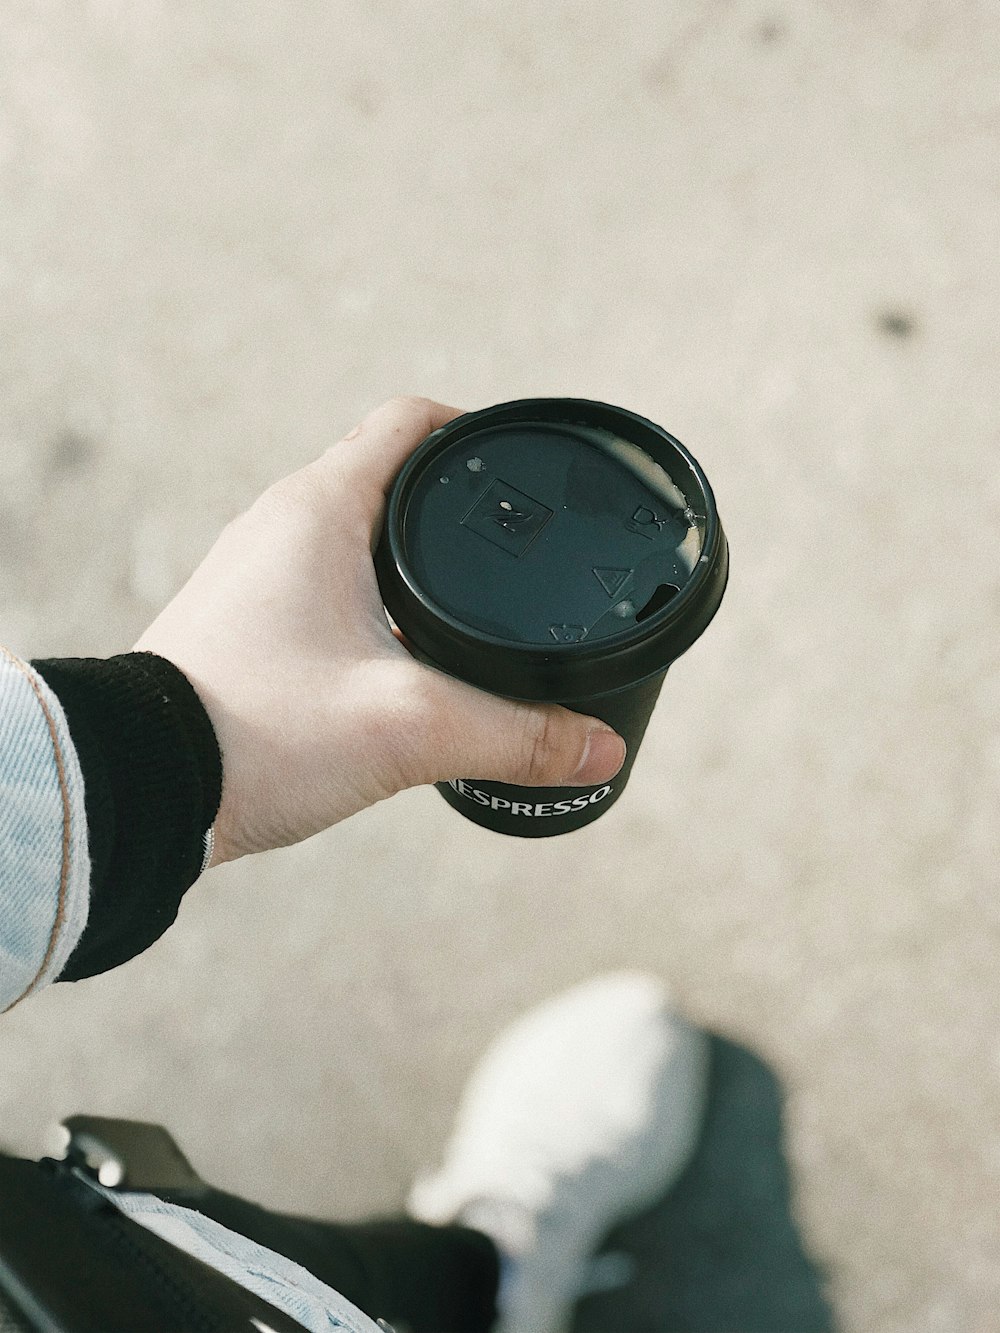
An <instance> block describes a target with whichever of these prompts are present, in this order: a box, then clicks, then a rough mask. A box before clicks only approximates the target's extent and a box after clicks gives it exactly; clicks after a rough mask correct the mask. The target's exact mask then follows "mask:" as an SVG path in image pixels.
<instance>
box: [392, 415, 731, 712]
mask: <svg viewBox="0 0 1000 1333" xmlns="http://www.w3.org/2000/svg"><path fill="white" fill-rule="evenodd" d="M728 566H729V561H728V550H727V546H726V539H725V535H724V534H723V531H722V525H721V524H720V522H719V517H718V514H717V512H716V508H715V501H714V498H713V496H712V491H711V487H710V486H709V484H708V481H707V479H706V477H705V474H704V473H703V472H702V470H701V468H700V467H699V466H698V464H697V463H696V462H695V460H694V459H693V458H692V457H691V455H690V454H689V453H688V451H687V450H686V449H685V448H684V446H683V445H682V444H680V443H679V442H678V441H677V440H675V439H674V438H673V436H672V435H668V434H667V432H666V431H665V430H662V429H661V428H660V427H659V426H656V425H654V424H653V423H652V422H651V421H647V420H646V419H645V418H644V417H640V416H637V415H636V414H635V413H633V412H628V411H625V410H624V409H623V408H620V407H612V406H610V405H609V404H607V403H599V402H590V401H588V400H586V399H578V398H526V399H522V400H520V401H518V402H513V403H501V404H500V405H498V406H496V407H488V408H485V409H484V410H483V411H480V412H470V413H468V414H466V415H465V416H462V417H457V418H456V419H455V420H454V421H451V422H449V423H448V425H446V426H444V427H442V428H441V429H440V430H438V431H435V432H434V434H433V435H430V436H428V438H427V439H426V440H425V441H424V442H423V444H421V445H420V446H419V448H418V449H417V450H416V452H415V453H414V454H413V455H412V456H411V457H410V458H409V459H408V460H407V462H406V463H405V465H404V466H403V468H402V470H401V472H400V474H399V476H398V477H397V479H396V483H395V486H394V488H393V491H392V494H391V496H390V500H389V505H388V509H387V512H386V521H385V526H384V529H383V532H382V538H381V541H380V543H379V546H378V549H377V551H376V554H375V567H376V572H377V574H378V580H379V585H380V587H381V591H382V598H383V601H384V602H385V607H386V610H387V611H388V613H389V615H390V616H391V617H392V619H393V621H394V622H395V623H396V624H397V625H398V626H399V628H400V629H401V630H402V631H403V633H404V634H405V635H406V636H407V638H408V639H409V640H410V641H411V642H412V644H413V646H414V648H415V649H416V650H417V652H418V653H420V654H421V655H422V656H425V657H427V658H428V659H430V660H431V661H432V662H435V663H436V664H437V665H439V666H440V667H441V668H442V670H444V671H447V672H449V674H451V675H454V676H458V677H459V678H461V679H462V680H466V681H468V682H469V683H470V684H473V685H477V686H479V687H481V688H483V689H488V690H492V691H494V692H495V693H498V694H505V695H508V696H510V697H512V698H519V699H533V700H538V701H553V702H558V701H560V700H570V699H583V698H587V697H589V696H596V695H600V694H606V693H609V692H611V691H613V690H618V689H622V688H624V687H626V686H628V685H631V684H635V683H637V682H639V681H640V680H644V679H646V678H647V677H648V676H651V675H654V674H657V673H658V672H661V671H664V670H666V668H667V667H668V666H669V665H670V663H671V662H673V661H674V660H675V659H676V658H678V657H679V656H680V655H681V653H683V652H685V651H686V649H688V648H689V647H690V646H691V644H692V643H694V641H695V640H696V639H697V638H698V636H699V635H700V634H701V633H702V631H703V630H704V629H705V628H706V626H707V625H708V623H709V621H710V620H711V619H712V617H713V616H714V615H715V612H716V611H717V610H718V607H719V603H720V602H721V601H722V594H723V592H724V590H725V586H726V578H727V574H728Z"/></svg>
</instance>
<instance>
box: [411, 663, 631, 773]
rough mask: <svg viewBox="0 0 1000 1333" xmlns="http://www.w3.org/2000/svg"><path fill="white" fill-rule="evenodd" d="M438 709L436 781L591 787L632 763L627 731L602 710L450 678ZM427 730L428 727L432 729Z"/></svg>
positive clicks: (434, 729) (435, 735)
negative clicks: (532, 699) (525, 699)
mask: <svg viewBox="0 0 1000 1333" xmlns="http://www.w3.org/2000/svg"><path fill="white" fill-rule="evenodd" d="M446 688H447V698H446V699H442V700H441V701H440V702H441V704H442V705H443V706H442V707H441V708H440V711H438V710H437V709H436V710H435V712H436V713H437V716H438V718H439V719H440V724H439V725H437V726H435V727H433V729H432V730H431V735H433V736H434V737H435V741H436V743H435V745H434V757H433V763H434V768H435V769H436V770H437V771H436V773H435V775H434V776H433V777H432V778H431V779H430V780H431V781H433V782H443V781H448V780H449V779H451V778H455V777H474V778H480V779H482V780H484V781H493V782H508V783H513V784H515V785H518V786H527V787H561V786H570V787H589V786H593V785H595V784H597V783H601V782H607V781H609V780H610V779H611V778H613V777H614V775H615V774H616V773H617V772H618V770H619V769H620V768H621V766H622V764H623V763H624V762H625V753H626V747H625V742H624V741H623V740H622V738H621V736H619V735H618V733H617V732H616V731H614V730H612V728H611V727H609V726H608V725H607V723H605V722H602V721H600V720H599V719H598V718H595V717H587V716H585V715H583V714H581V713H575V712H573V711H572V710H571V709H569V708H562V707H560V706H559V705H558V704H529V703H521V702H519V701H517V700H513V699H504V698H501V697H500V696H499V695H495V694H488V693H486V692H485V691H483V690H478V689H476V688H474V687H473V686H471V685H465V684H464V683H463V682H459V681H455V680H449V681H448V682H447V687H446ZM425 734H426V733H425Z"/></svg>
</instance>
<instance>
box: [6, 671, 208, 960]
mask: <svg viewBox="0 0 1000 1333" xmlns="http://www.w3.org/2000/svg"><path fill="white" fill-rule="evenodd" d="M31 665H32V666H33V667H34V668H35V670H36V671H37V672H38V674H39V675H40V676H42V677H43V678H44V680H45V681H46V683H47V684H48V685H49V686H50V688H51V689H52V691H53V693H54V694H55V695H56V697H57V698H58V700H59V702H60V704H61V705H62V708H63V711H64V713H65V714H66V720H67V723H68V725H69V732H70V736H71V738H72V740H73V745H74V747H75V749H76V752H77V755H78V757H79V761H80V767H81V769H82V772H83V781H84V795H85V803H86V811H87V830H88V842H89V847H90V859H91V886H90V915H89V917H88V920H87V926H86V929H85V930H84V932H83V935H82V936H81V938H80V941H79V943H78V944H77V946H76V948H75V949H74V950H73V953H72V954H71V956H70V959H69V962H68V963H67V965H66V967H65V968H64V969H63V972H62V974H61V975H60V977H59V980H60V981H79V980H80V979H81V978H82V977H91V976H94V975H95V974H96V973H98V972H107V971H109V970H110V969H111V968H113V967H117V966H118V965H119V964H121V963H124V962H127V961H128V959H130V958H134V957H135V955H136V954H139V953H142V952H143V950H144V949H148V948H149V946H150V945H151V944H152V943H153V942H154V941H155V940H157V939H159V937H160V936H161V935H162V934H163V933H164V931H165V930H167V929H168V927H169V926H170V925H171V924H172V923H173V921H174V920H175V918H176V916H177V911H178V908H179V907H180V902H181V899H182V898H183V896H184V894H185V893H186V891H187V890H188V889H189V888H190V886H191V885H192V884H193V883H194V881H195V880H196V879H197V878H198V872H199V870H200V869H201V862H202V856H203V843H204V835H205V832H206V831H207V829H208V828H209V827H210V826H211V824H212V822H213V821H214V819H215V816H216V814H217V812H218V809H219V801H220V799H221V796H222V756H221V754H220V752H219V746H218V742H217V741H216V738H215V732H214V730H213V729H212V724H211V722H210V721H209V718H208V714H207V713H206V712H205V709H204V707H203V705H202V703H201V700H200V699H199V698H198V695H197V694H196V693H195V691H194V688H193V686H192V685H191V683H190V682H189V681H188V679H187V677H186V676H185V675H184V674H183V673H182V672H181V671H179V670H178V669H177V667H175V666H174V665H173V664H172V663H171V662H168V661H166V660H165V659H164V658H162V657H157V656H156V655H155V654H153V653H126V654H124V655H122V656H120V657H111V658H107V659H98V658H77V657H69V658H54V659H50V660H47V661H41V662H32V664H31Z"/></svg>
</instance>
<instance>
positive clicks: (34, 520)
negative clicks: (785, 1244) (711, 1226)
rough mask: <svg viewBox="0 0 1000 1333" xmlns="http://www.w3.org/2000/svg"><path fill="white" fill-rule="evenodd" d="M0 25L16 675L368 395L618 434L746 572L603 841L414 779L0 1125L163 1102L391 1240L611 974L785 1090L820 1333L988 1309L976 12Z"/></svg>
mask: <svg viewBox="0 0 1000 1333" xmlns="http://www.w3.org/2000/svg"><path fill="white" fill-rule="evenodd" d="M0 25H2V30H0V70H2V81H3V83H2V121H0V318H2V325H0V375H2V388H0V440H2V445H0V559H2V575H0V578H2V587H0V625H2V635H0V637H2V639H3V640H4V641H6V642H7V643H8V644H10V646H11V647H12V648H14V649H15V650H16V651H19V652H20V653H22V654H23V655H25V656H28V655H46V654H59V653H65V654H98V655H101V654H110V653H112V652H115V651H121V650H124V649H127V648H128V647H129V645H130V644H131V643H132V642H133V641H134V639H135V637H136V636H137V635H138V633H139V631H140V630H141V629H142V628H143V627H144V625H145V624H146V623H147V622H148V621H149V620H150V619H151V618H152V616H153V614H154V612H155V611H156V610H157V609H158V607H159V606H160V605H161V604H162V602H163V601H164V600H165V599H166V598H167V597H168V596H169V594H170V593H171V592H172V591H173V590H174V589H176V588H177V587H178V586H179V584H180V583H181V582H182V580H183V579H184V578H185V576H186V575H187V573H188V572H189V571H190V570H191V568H192V567H193V565H194V564H195V563H196V561H197V560H198V559H199V557H200V556H201V555H202V553H203V552H204V551H205V550H206V549H207V546H208V545H209V544H210V542H211V540H212V538H213V536H214V534H215V533H216V531H217V530H218V528H219V527H220V526H221V525H222V523H223V522H224V521H225V520H226V519H227V518H228V517H230V516H231V515H232V514H233V513H234V512H236V511H237V510H239V509H240V508H241V507H243V506H245V505H246V504H247V503H248V502H249V501H250V500H251V499H252V498H253V497H254V496H255V495H256V494H257V493H258V492H259V491H260V490H261V489H262V488H263V487H264V486H265V484H267V483H268V482H269V481H271V480H272V479H274V478H276V477H277V476H279V475H281V474H282V473H284V472H287V471H289V470H291V469H292V468H293V467H295V466H297V465H298V464H300V463H302V462H304V461H305V460H307V459H309V458H311V457H312V456H314V455H315V454H316V453H317V452H318V451H320V450H321V449H322V448H323V447H324V446H325V445H327V444H328V443H329V442H331V441H332V440H333V439H335V438H337V437H338V436H339V435H340V434H342V433H344V432H345V431H346V430H348V429H349V428H350V427H351V426H352V425H353V424H354V422H355V421H356V420H357V419H358V417H359V416H360V415H361V414H362V413H363V412H365V411H366V410H367V409H368V408H370V407H371V406H373V405H375V404H376V403H378V402H379V401H380V400H382V399H383V398H385V397H387V396H389V395H390V394H392V393H394V392H398V391H409V392H421V393H426V394H429V395H431V396H434V397H438V398H441V399H444V400H446V401H449V402H453V403H456V404H458V405H462V406H467V407H478V406H484V405H486V404H488V403H492V402H498V401H502V400H504V399H508V398H514V397H521V396H527V395H531V394H574V395H580V396H586V397H594V398H604V399H607V400H609V401H611V402H616V403H621V404H623V405H625V406H627V407H630V408H632V409H635V410H637V411H639V412H642V413H644V414H646V415H648V416H650V417H652V418H654V419H655V420H657V421H660V422H662V423H663V424H664V425H665V426H667V428H668V429H670V430H672V431H673V432H674V433H676V434H677V435H678V436H679V437H680V438H681V439H682V440H683V441H684V442H685V443H686V444H687V445H688V446H689V447H690V448H691V449H692V450H693V451H694V453H695V454H696V456H697V457H698V458H699V459H700V460H701V461H702V463H703V464H704V466H705V467H706V470H707V471H708V473H709V475H710V476H711V478H712V480H713V482H714V484H715V487H716V491H717V495H718V499H719V504H720V508H721V511H722V514H723V517H724V520H725V524H726V527H727V530H728V532H729V535H730V538H731V545H732V556H733V577H732V582H731V585H730V590H729V594H728V598H727V600H726V602H725V604H724V607H723V610H722V612H721V613H720V615H719V618H718V620H717V621H716V623H715V624H713V625H712V627H711V629H710V631H709V632H708V633H707V634H706V636H705V638H704V639H703V640H702V641H701V642H700V643H699V644H698V645H697V646H696V648H695V649H694V650H692V652H691V653H690V654H689V656H688V657H687V658H685V659H683V660H682V661H681V663H680V664H678V666H677V667H676V668H675V669H674V671H673V672H672V674H671V676H670V678H669V679H668V686H667V688H666V690H665V692H664V695H663V697H662V700H661V703H660V706H659V708H658V710H657V713H656V715H655V717H654V721H653V724H652V726H651V728H650V731H649V734H648V736H647V739H646V742H645V745H644V748H643V750H642V753H641V756H640V758H639V761H638V763H637V765H636V769H635V772H634V775H633V778H632V782H631V786H630V789H629V792H628V795H627V797H626V798H625V799H623V800H622V801H621V802H620V803H619V805H618V806H617V807H616V808H615V809H614V810H613V811H612V812H610V813H609V814H608V816H607V817H606V818H604V819H602V820H601V821H600V822H599V823H597V824H596V825H594V826H593V827H592V828H590V829H588V830H585V831H583V832H580V833H577V834H575V835H573V836H571V837H568V838H565V839H552V840H550V841H543V842H529V843H522V842H520V841H515V840H509V841H508V840H504V839H502V838H500V837H498V836H496V835H492V834H489V833H487V832H485V831H482V830H478V829H476V828H475V827H473V826H472V825H470V824H467V823H465V822H464V821H462V820H461V819H460V818H459V817H458V816H457V815H456V814H455V813H453V812H452V811H451V810H450V809H449V808H448V807H447V806H446V805H445V803H444V802H443V801H442V800H441V799H440V797H438V796H437V795H436V793H435V792H433V791H432V790H422V791H415V792H412V793H408V794H406V795H404V796H402V797H399V798H397V799H395V800H393V801H392V802H390V803H388V804H385V805H383V806H381V807H379V808H376V809H374V810H371V811H369V812H367V813H365V814H363V815H361V816H359V817H357V818H355V819H353V820H351V821H350V822H348V823H347V824H345V825H342V826H340V827H338V828H336V829H334V830H333V831H331V832H330V833H329V834H327V835H325V836H323V837H320V838H318V839H316V840H314V841H313V842H311V843H310V844H308V845H306V846H304V847H301V848H299V849H297V850H294V851H288V852H283V853H280V854H275V855H272V856H269V857H266V858H264V859H261V860H258V861H256V862H255V863H253V864H240V865H237V866H235V867H229V868H226V869H224V870H221V871H217V872H213V873H212V874H211V875H210V876H209V877H208V878H207V879H206V880H205V881H203V882H202V884H201V885H200V886H199V887H198V888H197V889H196V890H195V891H193V892H192V893H191V894H190V896H189V898H188V900H187V902H186V903H185V906H184V908H183V911H182V914H181V918H180V923H179V925H178V926H177V927H176V928H175V929H174V930H173V931H172V933H171V934H170V935H169V936H168V937H167V938H166V939H165V940H163V941H162V942H161V943H160V944H159V945H157V946H156V947H155V948H154V949H153V950H152V951H151V952H150V953H148V954H147V955H146V956H144V957H142V958H141V959H139V960H137V961H135V962H134V963H132V964H130V965H129V966H128V967H126V968H123V969H122V970H121V971H119V972H116V973H114V974H112V975H109V976H106V977H103V978H99V979H96V980H93V981H91V982H88V983H83V984H80V985H77V986H75V987H72V988H70V987H57V988H55V989H54V990H52V991H50V992H49V993H48V994H46V995H44V996H42V997H41V998H39V999H37V1000H35V1001H33V1002H32V1003H30V1004H28V1005H25V1006H23V1007H22V1008H20V1009H18V1010H17V1011H16V1012H14V1013H12V1014H11V1015H9V1016H8V1017H7V1018H6V1019H5V1020H4V1022H3V1024H2V1026H0V1137H2V1138H5V1139H6V1141H7V1142H8V1143H10V1144H13V1145H14V1146H16V1147H18V1148H19V1149H22V1150H24V1151H35V1150H37V1149H38V1148H39V1147H40V1146H41V1128H42V1126H43V1125H44V1124H45V1123H46V1122H48V1121H49V1120H50V1119H52V1118H53V1117H55V1116H57V1115H59V1114H61V1113H65V1112H71V1111H76V1110H81V1109H87V1110H91V1111H99V1112H106V1113H115V1112H118V1113H124V1114H130V1115H140V1116H146V1117H152V1118H157V1119H162V1120H163V1121H165V1122H166V1123H168V1124H170V1125H171V1126H172V1127H173V1129H174V1130H175V1132H176V1133H177V1135H178V1136H179V1137H180V1139H181V1141H182V1142H183V1143H184V1144H185V1145H186V1146H187V1147H188V1148H189V1150H190V1153H191V1155H192V1157H193V1159H194V1160H195V1162H196V1163H197V1164H198V1165H199V1166H200V1167H201V1168H202V1169H203V1170H204V1171H205V1173H206V1174H207V1175H209V1176H210V1177H211V1178H212V1179H213V1180H214V1181H215V1182H216V1183H218V1184H220V1185H223V1186H227V1187H229V1188H232V1189H237V1190H243V1191H246V1192H249V1193H251V1194H256V1195H257V1196H258V1197H260V1198H262V1199H263V1200H265V1201H268V1202H270V1203H272V1204H274V1205H278V1206H288V1207H291V1206H305V1207H310V1208H316V1209H331V1208H332V1209H336V1210H339V1211H341V1212H343V1213H349V1214H354V1213H360V1212H363V1211H367V1210H369V1209H373V1208H389V1207H392V1206H395V1205H397V1204H398V1203H399V1202H400V1200H401V1199H402V1197H403V1194H404V1191H405V1188H406V1186H407V1182H408V1181H409V1179H410V1177H411V1174H412V1172H413V1171H414V1169H415V1168H416V1167H417V1165H418V1164H419V1163H422V1162H424V1161H426V1160H427V1159H428V1158H429V1157H430V1156H432V1155H433V1153H434V1152H435V1150H436V1149H437V1148H438V1146H439V1145H440V1143H441V1142H442V1140H443V1137H444V1135H445V1132H446V1129H447V1125H448V1121H449V1119H450V1114H451V1109H452V1106H453V1102H454V1098H455V1096H456V1093H457V1091H458V1089H459V1088H460V1086H461V1084H462V1081H463V1079H464V1077H465V1075H466V1074H467V1072H468V1070H469V1068H470V1067H471V1064H472V1062H473V1061H474V1059H475V1057H476V1055H477V1053H478V1052H479V1051H480V1050H481V1049H482V1048H483V1046H484V1044H485V1043H486V1041H487V1040H488V1038H489V1037H490V1036H491V1034H493V1033H494V1032H495V1031H496V1030H497V1029H498V1028H499V1027H500V1026H501V1025H502V1024H503V1023H504V1022H505V1021H506V1020H507V1019H509V1018H510V1017H512V1016H513V1015H514V1014H516V1013H518V1012H519V1011H521V1010H522V1009H523V1008H524V1007H525V1006H526V1005H528V1004H529V1003H531V1002H532V1001H534V1000H536V999H538V998H540V997H542V996H544V995H547V994H549V993H551V992H552V991H554V990H556V989H557V988H559V987H562V986H563V985H565V984H567V983H570V982H573V981H575V980H577V979H578V978H582V977H584V976H587V975H590V974H591V973H592V972H594V971H595V970H598V969H601V968H607V967H611V966H619V965H622V964H638V965H641V966H645V967H651V968H653V969H655V970H656V971H657V972H659V973H661V974H663V975H664V976H666V977H668V978H671V979H672V981H673V982H674V984H675V986H676V992H677V995H678V998H679V1002H680V1003H681V1005H682V1007H683V1009H684V1010H685V1012H687V1013H688V1014H690V1015H691V1016H693V1017H694V1018H695V1019H697V1020H699V1021H702V1022H704V1023H706V1024H709V1025H712V1026H714V1027H716V1028H718V1029H719V1030H720V1031H722V1032H724V1033H725V1034H726V1035H728V1036H729V1037H731V1038H733V1039H735V1040H738V1041H743V1042H746V1043H749V1044H751V1045H753V1046H754V1047H755V1048H756V1049H758V1050H759V1051H760V1052H761V1053H762V1054H763V1055H764V1056H765V1058H767V1059H768V1060H769V1061H771V1062H772V1064H773V1065H774V1067H775V1068H776V1069H777V1070H778V1071H779V1072H780V1074H781V1076H782V1077H783V1079H784V1080H785V1083H786V1086H787V1088H788V1091H789V1107H788V1121H789V1135H788V1146H789V1152H790V1155H791V1160H792V1163H793V1167H794V1170H795V1173H796V1179H797V1182H798V1190H799V1193H798V1208H799V1216H800V1219H801V1223H802V1226H803V1228H804V1231H805V1234H806V1237H807V1239H808V1241H809V1243H810V1245H811V1246H812V1248H813V1250H814V1252H815V1254H816V1255H818V1256H819V1257H820V1258H821V1259H822V1260H823V1261H825V1262H827V1263H828V1264H829V1265H830V1266H831V1268H832V1272H833V1286H832V1294H833V1298H834V1301H835V1304H836V1307H837V1309H838V1311H839V1315H840V1318H841V1320H842V1321H843V1325H844V1327H845V1328H846V1329H848V1330H851V1331H852V1333H871V1330H878V1331H879V1333H904V1331H905V1333H937V1331H938V1330H945V1331H950V1330H962V1331H963V1333H988V1331H989V1330H995V1329H997V1328H998V1327H1000V1314H998V1313H997V1311H998V1310H1000V1206H998V1200H1000V885H998V883H997V879H998V876H997V870H996V851H997V828H998V818H1000V811H998V801H997V795H998V786H1000V784H998V766H1000V748H998V739H997V705H998V702H1000V699H998V689H997V674H996V673H997V667H998V661H997V657H998V636H997V619H998V613H1000V575H998V571H997V559H996V557H997V550H998V543H997V539H996V527H997V519H998V517H1000V515H998V509H1000V453H998V444H1000V439H998V419H1000V413H998V408H997V393H998V390H997V373H996V370H997V365H998V361H1000V337H998V332H997V330H998V327H1000V320H998V304H1000V303H998V297H1000V272H998V256H1000V227H998V212H1000V207H998V157H997V148H998V144H997V139H998V133H1000V82H998V73H1000V69H998V65H1000V61H998V58H997V52H998V50H1000V16H998V14H997V10H996V8H995V7H993V6H990V5H987V4H985V3H983V4H981V5H979V6H976V5H974V4H956V5H953V6H940V5H934V4H931V3H926V2H924V0H921V2H919V3H905V4H904V3H889V0H879V2H877V3H872V4H867V3H865V4H862V3H860V2H859V0H850V2H849V3H847V4H838V5H833V4H820V3H801V4H797V3H791V0H774V2H773V3H759V2H758V0H733V2H732V3H714V4H713V3H702V4H695V3H690V2H688V3H681V4H677V5H666V4H653V3H651V0H618V3H615V4H608V3H599V2H598V0H576V2H575V3H569V2H568V0H553V2H552V3H548V4H545V5H535V4H529V3H527V0H519V2H517V3H509V4H501V5H488V4H485V3H471V2H470V3H459V0H439V2H436V3H423V4H420V3H416V0H412V2H411V3H403V0H363V2H362V0H356V2H355V3H348V2H347V0H335V2H333V3H328V2H327V0H299V2H297V3H290V4H279V3H274V4H265V3H248V2H247V0H241V2H240V3H236V2H235V0H214V2H213V3H212V4H210V5H203V4H195V3H191V2H189V0H185V2H184V3H179V4H166V3H161V2H160V0H131V2H130V3H125V0H120V2H119V0H88V2H87V3H84V2H83V0H73V2H70V0H63V2H62V3H54V2H52V3H42V2H41V0H36V2H34V3H29V2H28V0H7V3H6V4H5V5H4V6H3V15H2V20H0ZM331 595H336V589H335V588H334V589H331Z"/></svg>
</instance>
